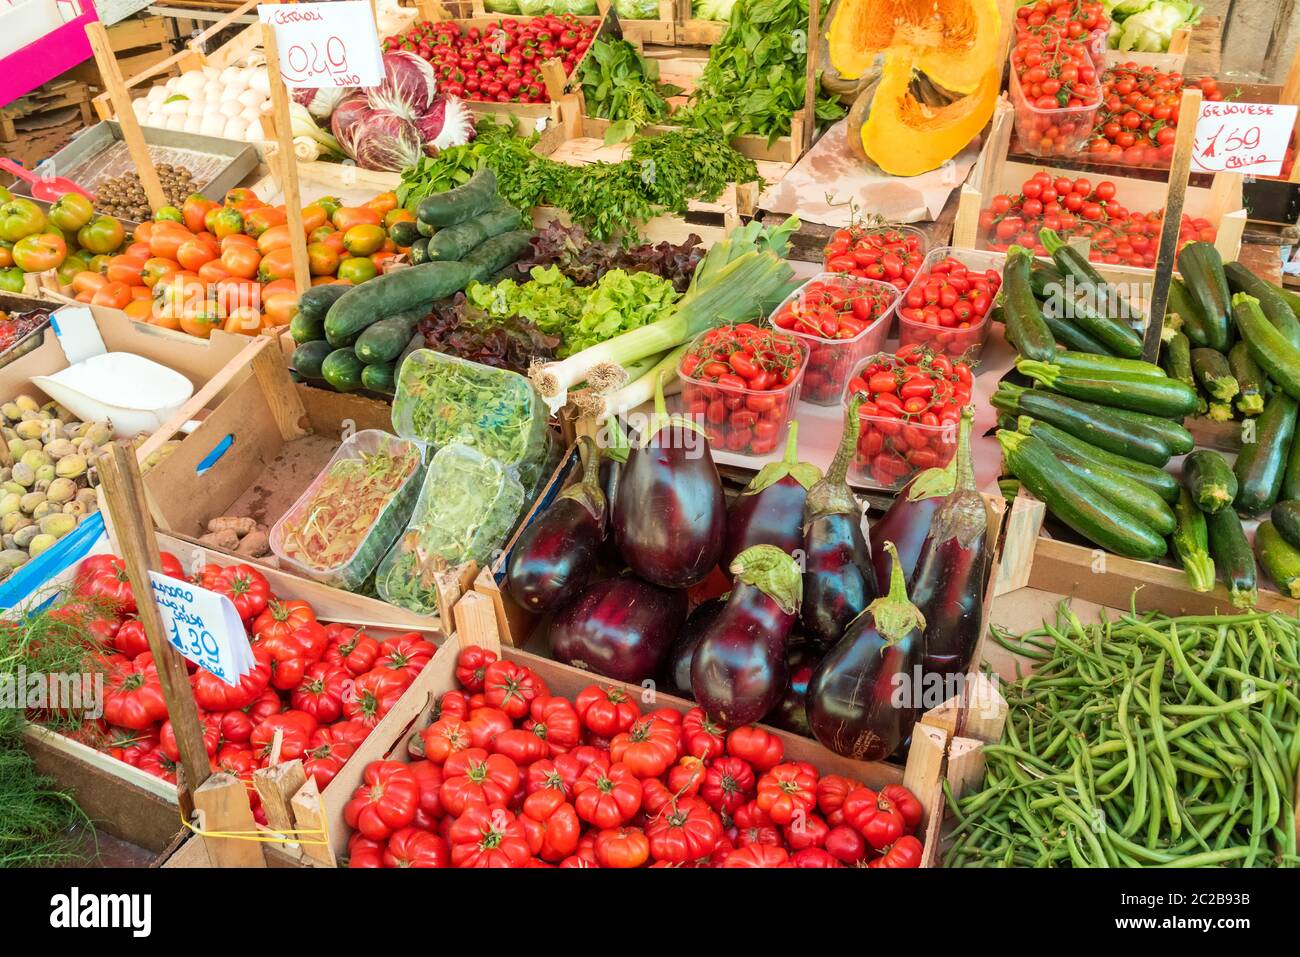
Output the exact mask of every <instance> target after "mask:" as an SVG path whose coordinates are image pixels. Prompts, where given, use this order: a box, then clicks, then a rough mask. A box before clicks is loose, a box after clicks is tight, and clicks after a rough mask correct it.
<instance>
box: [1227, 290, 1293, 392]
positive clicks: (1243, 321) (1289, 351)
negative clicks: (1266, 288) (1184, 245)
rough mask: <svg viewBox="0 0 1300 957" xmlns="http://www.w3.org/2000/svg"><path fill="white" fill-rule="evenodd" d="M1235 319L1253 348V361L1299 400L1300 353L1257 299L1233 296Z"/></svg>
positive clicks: (1233, 316) (1251, 353) (1247, 342)
mask: <svg viewBox="0 0 1300 957" xmlns="http://www.w3.org/2000/svg"><path fill="white" fill-rule="evenodd" d="M1232 318H1233V321H1234V322H1236V324H1237V331H1238V332H1240V333H1241V337H1242V338H1243V339H1245V340H1246V345H1247V346H1249V348H1250V357H1251V358H1252V359H1254V360H1255V362H1256V363H1257V364H1258V365H1259V367H1260V368H1261V369H1263V370H1264V372H1265V373H1266V374H1267V375H1268V377H1269V378H1270V379H1271V380H1273V383H1274V384H1275V385H1277V386H1278V387H1279V388H1280V389H1282V391H1283V392H1285V393H1286V394H1287V395H1289V396H1290V397H1291V398H1293V399H1296V400H1300V349H1297V348H1296V347H1295V346H1293V345H1291V343H1290V341H1289V340H1288V339H1287V337H1286V336H1284V335H1283V334H1282V333H1281V332H1279V331H1278V329H1277V327H1276V326H1274V325H1273V324H1272V323H1271V322H1269V321H1268V319H1267V318H1266V317H1265V316H1264V313H1263V311H1262V310H1261V309H1260V308H1259V300H1258V299H1256V298H1255V297H1254V296H1248V295H1246V294H1245V293H1244V292H1239V293H1237V294H1236V295H1234V296H1233V297H1232Z"/></svg>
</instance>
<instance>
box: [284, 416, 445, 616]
mask: <svg viewBox="0 0 1300 957" xmlns="http://www.w3.org/2000/svg"><path fill="white" fill-rule="evenodd" d="M423 477H424V448H423V447H422V446H421V444H420V443H418V442H414V441H411V440H409V439H399V438H398V437H397V436H395V435H389V434H388V433H387V432H381V431H380V430H378V429H366V430H364V431H362V432H357V433H355V434H354V435H351V436H349V437H348V438H346V439H344V440H343V444H342V445H340V446H339V448H338V451H337V452H335V453H334V456H333V458H331V459H330V461H329V464H328V465H326V466H325V468H324V469H323V470H322V471H321V473H320V474H319V475H317V476H316V478H315V479H314V480H313V481H312V483H311V485H309V486H307V490H306V491H305V492H303V493H302V495H300V496H299V497H298V501H296V502H294V503H293V506H292V507H291V508H290V509H289V510H288V511H287V512H285V513H284V514H283V515H282V516H280V520H279V521H278V522H276V523H275V525H273V526H272V527H271V535H270V545H271V551H273V552H274V553H275V554H276V556H277V557H278V558H279V559H280V561H281V562H283V563H284V564H285V565H287V566H289V567H290V568H292V569H294V570H296V571H297V572H299V573H301V574H302V575H304V576H306V577H307V578H312V579H315V580H316V581H319V582H324V583H325V584H327V585H333V586H334V587H335V588H343V589H347V590H349V591H351V590H353V589H356V588H358V587H360V585H361V584H362V583H363V582H364V581H365V580H366V578H367V577H368V576H369V575H370V573H371V572H372V571H374V569H375V566H376V565H377V564H379V560H380V559H381V558H383V557H384V552H386V551H387V550H388V548H389V546H391V545H392V544H393V541H394V540H395V539H396V538H397V536H398V534H399V533H400V532H401V531H402V528H403V526H404V525H405V524H406V520H407V519H408V518H410V516H411V509H412V507H413V506H414V505H415V499H416V496H417V495H419V492H420V480H421V479H422V478H423Z"/></svg>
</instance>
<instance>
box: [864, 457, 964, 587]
mask: <svg viewBox="0 0 1300 957" xmlns="http://www.w3.org/2000/svg"><path fill="white" fill-rule="evenodd" d="M956 475H957V458H956V456H953V458H951V459H949V460H948V464H947V465H945V466H943V467H942V468H932V469H925V470H924V471H921V472H918V473H916V475H914V476H913V477H912V480H911V481H910V482H908V483H907V484H906V485H905V486H903V488H902V490H901V491H900V492H899V493H898V495H897V496H896V497H895V498H894V501H893V502H891V503H890V505H889V508H888V509H886V510H885V514H884V515H882V516H880V518H878V519H876V520H875V521H874V522H872V523H871V532H870V533H869V534H868V536H867V541H868V542H869V543H870V545H871V565H872V567H873V568H874V569H875V571H876V589H877V590H878V591H880V592H884V591H887V590H888V588H889V569H890V564H891V563H890V560H889V557H888V556H887V555H886V554H885V542H887V541H888V542H893V543H894V546H895V547H896V548H897V549H898V563H899V564H900V565H902V566H903V577H904V578H905V579H906V580H908V581H911V580H912V570H913V569H915V568H916V559H917V557H918V556H919V555H920V554H921V546H922V545H923V544H925V537H926V535H928V534H929V531H930V522H931V521H933V520H934V513H935V512H937V511H938V510H939V506H940V505H942V504H943V500H944V498H945V497H946V496H947V495H948V493H950V492H951V491H952V489H953V486H954V485H955V484H956Z"/></svg>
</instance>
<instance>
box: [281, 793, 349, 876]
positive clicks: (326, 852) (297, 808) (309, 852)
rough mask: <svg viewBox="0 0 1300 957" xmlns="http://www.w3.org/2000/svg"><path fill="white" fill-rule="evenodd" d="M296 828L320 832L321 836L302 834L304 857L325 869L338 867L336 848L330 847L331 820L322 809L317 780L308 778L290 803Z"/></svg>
mask: <svg viewBox="0 0 1300 957" xmlns="http://www.w3.org/2000/svg"><path fill="white" fill-rule="evenodd" d="M290 805H291V807H292V809H293V823H294V827H295V828H296V829H297V830H299V831H319V832H320V835H319V836H317V835H315V834H306V835H302V834H300V835H299V837H300V839H301V846H302V853H303V856H304V857H306V858H309V859H310V860H312V861H315V862H316V863H317V864H320V865H322V866H324V867H338V861H336V860H335V859H334V848H333V847H331V846H330V832H329V820H328V819H327V818H326V815H325V814H324V813H323V811H322V809H321V801H320V791H319V789H317V787H316V779H315V778H313V777H309V778H307V780H306V782H305V783H304V784H303V786H302V787H300V788H299V789H298V793H297V794H295V795H294V796H293V800H292V801H290Z"/></svg>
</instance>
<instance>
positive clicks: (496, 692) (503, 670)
mask: <svg viewBox="0 0 1300 957" xmlns="http://www.w3.org/2000/svg"><path fill="white" fill-rule="evenodd" d="M549 693H550V692H549V691H548V690H547V688H546V682H544V681H543V680H542V679H541V678H539V677H538V676H537V675H535V674H534V673H533V672H532V671H531V670H529V669H528V668H525V667H523V666H522V665H517V664H515V663H514V662H513V661H494V662H492V663H491V664H489V665H488V666H487V668H486V669H485V670H484V672H483V697H484V700H486V701H487V703H488V706H489V707H492V708H500V709H501V710H502V711H504V712H505V713H506V714H507V715H509V716H510V717H511V718H512V719H518V718H522V717H524V716H526V715H527V714H528V708H529V706H530V705H531V704H532V703H533V700H534V699H536V698H544V697H547V695H549Z"/></svg>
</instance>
